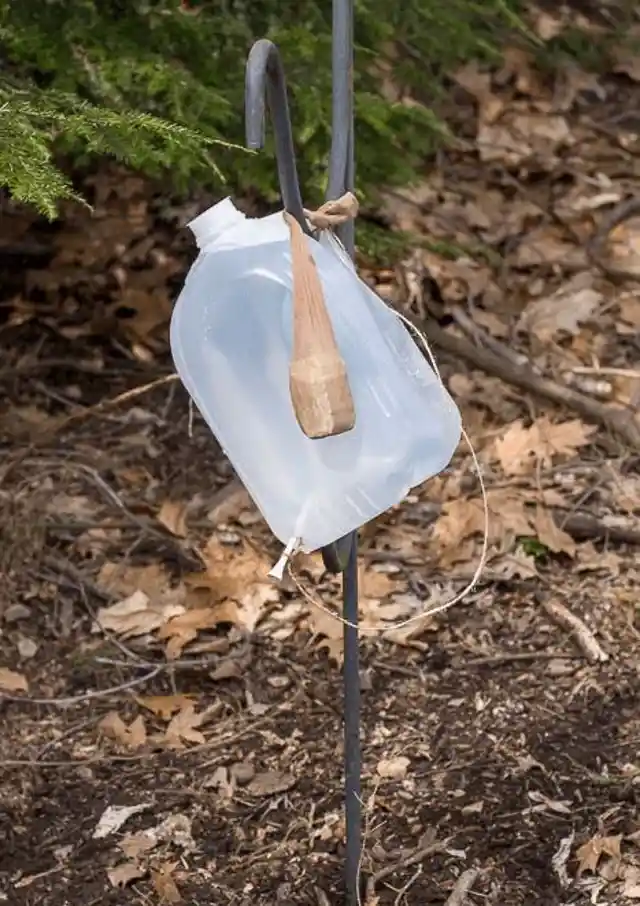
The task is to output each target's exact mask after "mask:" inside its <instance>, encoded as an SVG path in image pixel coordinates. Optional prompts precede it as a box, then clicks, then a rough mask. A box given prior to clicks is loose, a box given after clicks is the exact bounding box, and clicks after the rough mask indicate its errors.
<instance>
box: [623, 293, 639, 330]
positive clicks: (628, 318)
mask: <svg viewBox="0 0 640 906" xmlns="http://www.w3.org/2000/svg"><path fill="white" fill-rule="evenodd" d="M619 308H620V317H621V318H622V320H623V321H624V323H625V325H628V328H626V329H625V330H624V331H620V332H624V333H628V334H630V335H631V334H633V335H635V334H636V333H637V332H638V331H639V330H640V297H638V296H637V295H629V296H623V297H622V298H621V299H620V302H619Z"/></svg>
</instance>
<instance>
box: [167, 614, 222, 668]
mask: <svg viewBox="0 0 640 906" xmlns="http://www.w3.org/2000/svg"><path fill="white" fill-rule="evenodd" d="M226 615H227V614H226V613H225V612H224V611H223V610H222V608H220V607H198V608H194V609H193V610H187V611H185V612H184V613H181V614H179V615H178V616H176V617H173V618H172V619H171V620H169V621H168V622H167V623H165V624H164V626H162V627H161V628H160V631H159V632H158V638H159V639H168V640H169V641H168V644H167V648H166V655H167V658H168V659H169V660H174V659H175V658H177V657H180V655H181V654H182V650H183V648H184V647H185V645H187V644H188V643H189V642H190V641H192V640H193V639H195V638H196V636H197V635H198V630H199V629H213V628H215V627H216V626H218V625H219V624H220V623H222V622H225V619H224V617H225V616H226Z"/></svg>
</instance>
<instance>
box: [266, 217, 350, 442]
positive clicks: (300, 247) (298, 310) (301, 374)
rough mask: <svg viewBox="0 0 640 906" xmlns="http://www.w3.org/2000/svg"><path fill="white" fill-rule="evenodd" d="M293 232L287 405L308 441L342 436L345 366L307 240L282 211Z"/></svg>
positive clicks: (346, 426) (346, 412) (346, 405)
mask: <svg viewBox="0 0 640 906" xmlns="http://www.w3.org/2000/svg"><path fill="white" fill-rule="evenodd" d="M284 218H285V220H286V222H287V224H288V226H289V231H290V233H291V273H292V279H293V353H292V358H291V363H290V366H289V389H290V392H291V402H292V403H293V409H294V412H295V415H296V419H297V421H298V424H299V425H300V427H301V428H302V430H303V432H304V433H305V434H306V436H307V437H310V438H321V437H331V436H334V435H337V434H344V433H345V432H346V431H350V430H351V429H352V428H353V426H354V425H355V421H356V413H355V408H354V405H353V397H352V395H351V388H350V386H349V378H348V375H347V369H346V365H345V363H344V360H343V358H342V356H341V355H340V350H339V349H338V344H337V342H336V338H335V334H334V332H333V326H332V324H331V318H330V317H329V312H328V311H327V307H326V304H325V300H324V294H323V291H322V283H321V282H320V277H319V275H318V270H317V267H316V263H315V261H314V258H313V255H312V254H311V250H310V248H309V245H308V243H309V241H310V240H308V239H307V237H306V236H305V234H304V232H303V231H302V227H301V226H300V224H299V223H298V221H297V220H296V218H295V217H294V216H292V215H291V214H289V213H287V212H285V214H284Z"/></svg>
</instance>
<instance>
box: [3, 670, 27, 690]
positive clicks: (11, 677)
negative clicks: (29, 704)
mask: <svg viewBox="0 0 640 906" xmlns="http://www.w3.org/2000/svg"><path fill="white" fill-rule="evenodd" d="M0 689H2V690H3V691H4V692H28V691H29V683H28V682H27V678H26V676H23V675H22V673H16V671H15V670H9V668H8V667H0Z"/></svg>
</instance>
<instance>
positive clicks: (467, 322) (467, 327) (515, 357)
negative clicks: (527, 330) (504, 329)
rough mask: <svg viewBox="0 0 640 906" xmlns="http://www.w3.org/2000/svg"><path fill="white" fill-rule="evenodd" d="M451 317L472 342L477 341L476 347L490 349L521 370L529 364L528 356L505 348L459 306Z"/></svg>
mask: <svg viewBox="0 0 640 906" xmlns="http://www.w3.org/2000/svg"><path fill="white" fill-rule="evenodd" d="M451 316H452V317H453V320H454V321H455V322H456V323H457V324H458V325H459V326H460V327H461V328H462V329H463V330H464V332H465V333H466V334H467V336H469V337H470V338H471V339H472V340H476V345H478V346H486V347H487V349H490V350H491V351H492V352H495V354H496V355H501V356H503V357H504V358H506V359H508V360H509V361H510V362H511V364H512V365H515V367H516V368H520V367H521V366H522V365H527V364H529V360H528V359H527V357H526V355H523V354H522V353H521V352H515V351H514V350H513V349H510V348H509V347H508V346H505V345H504V344H503V343H501V342H500V340H496V338H495V337H492V336H491V334H489V333H487V331H486V330H484V329H483V328H482V327H480V325H479V324H476V322H475V321H474V320H473V318H470V317H469V315H468V314H467V313H466V312H465V311H463V310H462V308H461V307H460V306H459V305H456V306H455V307H454V308H453V309H452V310H451Z"/></svg>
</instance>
